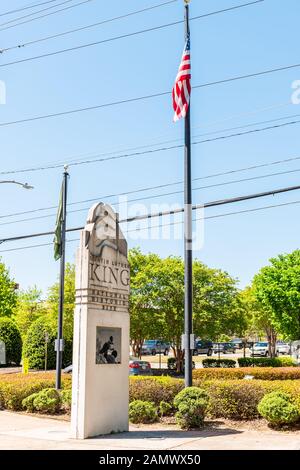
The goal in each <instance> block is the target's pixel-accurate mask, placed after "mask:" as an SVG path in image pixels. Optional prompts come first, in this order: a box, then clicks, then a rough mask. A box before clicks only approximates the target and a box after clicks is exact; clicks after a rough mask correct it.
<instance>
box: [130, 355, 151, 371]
mask: <svg viewBox="0 0 300 470" xmlns="http://www.w3.org/2000/svg"><path fill="white" fill-rule="evenodd" d="M129 375H152V369H151V364H150V363H149V362H148V361H142V360H141V359H138V358H137V357H130V360H129Z"/></svg>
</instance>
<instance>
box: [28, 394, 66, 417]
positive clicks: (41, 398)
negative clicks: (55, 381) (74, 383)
mask: <svg viewBox="0 0 300 470" xmlns="http://www.w3.org/2000/svg"><path fill="white" fill-rule="evenodd" d="M60 405H61V398H60V394H59V392H58V391H57V390H55V388H45V389H44V390H42V391H41V392H39V393H37V395H36V397H35V398H34V399H33V407H34V409H35V410H36V411H39V412H40V413H50V414H55V413H57V412H58V411H59V409H60Z"/></svg>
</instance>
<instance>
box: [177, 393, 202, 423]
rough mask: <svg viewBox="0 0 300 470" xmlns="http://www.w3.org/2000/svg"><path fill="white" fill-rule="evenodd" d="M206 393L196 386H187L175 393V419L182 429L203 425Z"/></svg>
mask: <svg viewBox="0 0 300 470" xmlns="http://www.w3.org/2000/svg"><path fill="white" fill-rule="evenodd" d="M207 405H208V395H207V392H206V391H205V390H202V389H201V388H198V387H188V388H185V389H184V390H181V392H179V393H178V395H176V397H175V398H174V406H175V407H176V408H177V410H178V411H177V413H176V420H177V423H178V424H179V425H180V427H181V428H183V429H191V428H199V427H201V426H203V422H204V417H205V411H206V408H207Z"/></svg>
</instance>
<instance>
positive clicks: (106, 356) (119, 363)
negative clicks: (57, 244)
mask: <svg viewBox="0 0 300 470" xmlns="http://www.w3.org/2000/svg"><path fill="white" fill-rule="evenodd" d="M129 282H130V270H129V265H128V261H127V242H126V240H125V239H124V236H123V234H122V232H121V230H120V228H119V224H118V218H117V215H116V214H115V213H114V211H113V210H112V208H111V207H110V206H108V205H106V204H103V203H99V204H95V205H94V206H93V207H92V208H91V209H90V211H89V215H88V220H87V223H86V226H85V228H84V230H83V231H82V232H81V238H80V247H79V249H78V252H77V259H76V306H75V314H74V342H73V381H72V384H73V385H72V416H71V433H72V437H73V438H76V439H85V438H87V437H91V436H97V435H100V434H110V433H112V432H122V431H127V430H128V401H129V399H128V396H129V392H128V362H129V313H128V295H129Z"/></svg>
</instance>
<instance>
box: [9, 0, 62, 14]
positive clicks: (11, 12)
mask: <svg viewBox="0 0 300 470" xmlns="http://www.w3.org/2000/svg"><path fill="white" fill-rule="evenodd" d="M54 2H57V0H48V1H47V2H41V3H35V4H32V3H31V4H30V5H26V6H24V7H22V8H18V9H16V10H10V11H6V12H4V13H0V17H1V16H7V15H12V14H13V13H19V12H20V11H25V10H30V9H32V8H36V7H40V6H42V5H47V4H49V3H54Z"/></svg>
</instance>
